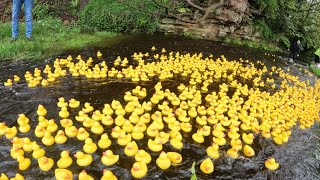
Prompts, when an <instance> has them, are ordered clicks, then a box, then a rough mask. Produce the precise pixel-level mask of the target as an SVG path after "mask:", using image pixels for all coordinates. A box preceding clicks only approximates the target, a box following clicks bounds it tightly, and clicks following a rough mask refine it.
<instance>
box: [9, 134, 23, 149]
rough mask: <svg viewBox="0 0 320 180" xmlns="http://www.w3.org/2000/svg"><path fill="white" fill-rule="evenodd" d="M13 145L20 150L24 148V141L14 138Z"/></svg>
mask: <svg viewBox="0 0 320 180" xmlns="http://www.w3.org/2000/svg"><path fill="white" fill-rule="evenodd" d="M11 143H12V146H16V147H18V148H22V147H23V145H24V139H22V138H18V137H14V138H13V139H12V140H11Z"/></svg>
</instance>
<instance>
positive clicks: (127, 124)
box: [122, 120, 133, 133]
mask: <svg viewBox="0 0 320 180" xmlns="http://www.w3.org/2000/svg"><path fill="white" fill-rule="evenodd" d="M122 129H124V130H125V131H126V132H127V133H131V132H132V131H133V125H132V124H131V122H130V121H129V120H126V121H125V123H124V124H123V126H122Z"/></svg>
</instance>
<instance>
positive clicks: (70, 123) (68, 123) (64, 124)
mask: <svg viewBox="0 0 320 180" xmlns="http://www.w3.org/2000/svg"><path fill="white" fill-rule="evenodd" d="M60 124H61V126H62V127H64V128H66V127H71V126H73V121H72V120H71V119H61V120H60Z"/></svg>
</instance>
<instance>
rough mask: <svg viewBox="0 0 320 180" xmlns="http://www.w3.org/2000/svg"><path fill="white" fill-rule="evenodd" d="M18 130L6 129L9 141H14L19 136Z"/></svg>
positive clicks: (14, 128) (13, 128)
mask: <svg viewBox="0 0 320 180" xmlns="http://www.w3.org/2000/svg"><path fill="white" fill-rule="evenodd" d="M17 132H18V130H17V128H16V127H15V126H13V127H11V128H9V127H8V128H6V138H7V139H12V138H14V137H15V136H16V135H17Z"/></svg>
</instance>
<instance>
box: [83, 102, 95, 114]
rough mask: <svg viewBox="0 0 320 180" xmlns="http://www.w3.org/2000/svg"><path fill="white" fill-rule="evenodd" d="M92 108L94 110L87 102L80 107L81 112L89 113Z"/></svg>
mask: <svg viewBox="0 0 320 180" xmlns="http://www.w3.org/2000/svg"><path fill="white" fill-rule="evenodd" d="M93 110H94V108H93V107H92V106H91V105H90V103H88V102H86V103H84V108H82V111H83V112H85V113H89V112H91V111H93Z"/></svg>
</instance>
